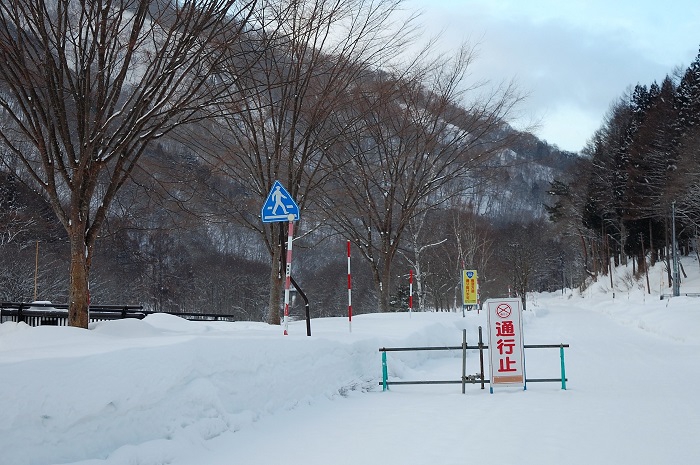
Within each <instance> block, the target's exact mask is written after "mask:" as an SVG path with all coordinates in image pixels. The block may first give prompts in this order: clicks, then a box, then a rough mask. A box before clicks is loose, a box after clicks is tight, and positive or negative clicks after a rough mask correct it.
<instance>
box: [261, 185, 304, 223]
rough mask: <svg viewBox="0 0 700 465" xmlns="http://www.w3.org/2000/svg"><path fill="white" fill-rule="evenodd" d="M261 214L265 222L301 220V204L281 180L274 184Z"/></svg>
mask: <svg viewBox="0 0 700 465" xmlns="http://www.w3.org/2000/svg"><path fill="white" fill-rule="evenodd" d="M261 216H262V221H263V223H275V222H278V221H299V206H298V205H297V204H296V202H295V201H294V199H293V198H292V196H291V195H290V194H289V192H287V189H285V188H284V187H283V186H282V184H281V183H280V182H279V181H275V183H274V184H273V185H272V189H271V190H270V193H269V194H268V196H267V199H266V200H265V203H264V204H263V207H262V212H261ZM290 217H291V218H290Z"/></svg>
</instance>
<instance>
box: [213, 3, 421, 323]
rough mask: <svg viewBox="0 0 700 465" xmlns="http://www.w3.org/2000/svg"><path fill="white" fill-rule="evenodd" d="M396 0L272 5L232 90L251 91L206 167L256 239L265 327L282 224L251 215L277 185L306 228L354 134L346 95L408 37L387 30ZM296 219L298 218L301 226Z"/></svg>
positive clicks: (403, 29) (275, 297)
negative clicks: (263, 260)
mask: <svg viewBox="0 0 700 465" xmlns="http://www.w3.org/2000/svg"><path fill="white" fill-rule="evenodd" d="M402 2H403V0H378V1H369V0H271V1H269V2H266V3H265V9H266V10H267V11H268V15H269V16H268V17H269V18H270V20H271V21H272V20H273V19H272V18H275V19H274V21H275V22H277V23H279V33H278V34H276V35H275V36H270V37H268V36H265V37H264V40H265V47H264V58H263V59H262V60H261V61H259V62H258V66H255V67H254V70H255V71H254V72H253V73H250V75H248V76H246V77H243V78H240V79H238V80H237V81H236V82H235V83H234V84H235V86H242V87H243V88H244V89H248V88H253V89H254V92H250V93H249V97H248V98H246V99H244V100H238V99H234V100H233V101H232V102H231V104H230V107H229V111H230V113H231V116H230V117H229V118H227V119H226V120H225V121H224V123H225V126H224V140H222V144H223V148H222V149H221V151H219V152H218V153H216V154H215V155H214V156H213V157H212V158H213V160H212V163H213V164H214V165H215V167H216V168H217V170H218V171H219V172H220V173H222V174H223V175H224V176H226V177H228V178H230V179H232V180H234V182H235V183H236V185H237V186H238V187H240V191H243V192H244V196H245V199H244V200H243V201H242V198H243V196H241V195H239V196H238V197H237V199H236V200H237V202H235V203H231V204H230V205H229V208H230V209H231V210H232V213H233V215H232V216H231V218H232V219H233V220H234V221H238V222H241V223H242V224H244V225H245V226H247V227H248V228H250V229H251V230H253V231H256V233H257V234H259V236H260V237H261V238H262V239H263V242H264V243H265V245H266V248H267V250H268V251H269V254H270V257H271V261H272V268H271V274H270V299H269V312H268V316H267V321H268V322H269V323H271V324H279V323H280V316H279V307H280V291H281V286H282V279H281V278H282V277H283V275H284V272H283V271H282V269H281V267H280V259H281V256H282V250H283V244H282V238H283V237H286V234H285V233H283V231H282V228H281V224H276V223H271V224H267V225H265V224H263V223H261V221H260V217H259V212H260V208H261V207H262V204H263V202H264V200H265V197H266V196H267V194H268V192H269V191H270V189H271V188H272V185H273V183H274V182H275V181H276V180H279V181H280V182H281V183H282V184H283V185H284V186H285V187H286V188H287V189H288V190H289V192H290V194H291V195H292V197H293V198H294V199H295V200H296V202H297V204H298V205H299V208H300V210H301V211H302V212H305V213H306V214H305V215H302V216H303V217H305V218H308V212H310V211H311V210H313V203H314V199H315V198H318V197H319V196H320V195H323V186H324V184H325V182H326V181H327V180H328V178H329V175H331V174H332V171H331V170H330V169H329V163H328V156H329V151H330V148H331V147H332V146H334V145H335V144H337V143H338V141H339V140H342V139H343V138H344V137H346V134H347V133H348V132H349V131H351V130H354V122H355V121H356V119H357V115H356V114H354V113H353V112H351V111H350V110H349V108H351V107H352V106H353V104H354V102H353V101H352V98H353V96H354V90H355V89H356V88H357V87H358V86H361V85H362V82H363V81H365V80H366V79H367V76H368V75H370V74H371V73H372V72H374V70H376V69H377V68H378V67H379V66H380V65H381V64H382V62H383V60H385V59H387V58H386V57H387V56H392V54H395V53H396V52H397V50H399V49H400V48H401V45H402V44H403V43H404V42H405V41H406V40H407V38H408V37H409V36H410V34H409V32H410V31H409V26H408V24H410V22H411V20H412V18H409V20H407V22H406V23H402V24H404V25H403V26H400V27H398V28H396V29H393V28H392V26H394V25H392V24H391V21H392V20H393V18H394V16H395V14H396V12H397V11H398V10H399V7H400V6H401V4H402ZM303 219H304V218H302V220H303Z"/></svg>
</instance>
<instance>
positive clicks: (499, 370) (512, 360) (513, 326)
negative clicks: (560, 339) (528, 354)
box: [484, 299, 525, 392]
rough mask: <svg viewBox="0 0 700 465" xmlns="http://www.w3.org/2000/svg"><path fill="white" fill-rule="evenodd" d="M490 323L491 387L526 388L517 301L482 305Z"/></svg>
mask: <svg viewBox="0 0 700 465" xmlns="http://www.w3.org/2000/svg"><path fill="white" fill-rule="evenodd" d="M484 307H485V308H486V311H487V312H488V324H489V368H490V372H491V373H490V374H491V392H493V387H494V386H519V387H525V355H524V350H523V320H522V306H521V301H520V299H489V300H487V301H486V302H485V303H484Z"/></svg>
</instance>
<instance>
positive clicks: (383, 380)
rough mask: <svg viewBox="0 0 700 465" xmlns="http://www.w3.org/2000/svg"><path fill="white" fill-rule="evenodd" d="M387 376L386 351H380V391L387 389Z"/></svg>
mask: <svg viewBox="0 0 700 465" xmlns="http://www.w3.org/2000/svg"><path fill="white" fill-rule="evenodd" d="M388 377H389V376H388V374H387V368H386V352H382V391H386V390H387V389H388V387H387V385H386V382H387V378H388Z"/></svg>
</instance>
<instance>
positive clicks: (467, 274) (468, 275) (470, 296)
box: [462, 270, 478, 305]
mask: <svg viewBox="0 0 700 465" xmlns="http://www.w3.org/2000/svg"><path fill="white" fill-rule="evenodd" d="M462 297H463V300H462V303H463V305H476V304H477V303H478V294H477V282H476V270H463V271H462Z"/></svg>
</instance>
